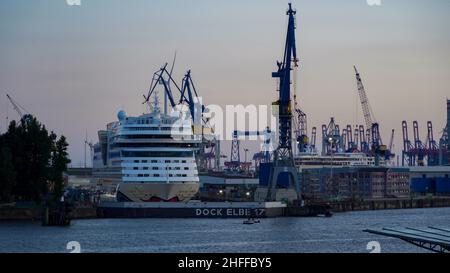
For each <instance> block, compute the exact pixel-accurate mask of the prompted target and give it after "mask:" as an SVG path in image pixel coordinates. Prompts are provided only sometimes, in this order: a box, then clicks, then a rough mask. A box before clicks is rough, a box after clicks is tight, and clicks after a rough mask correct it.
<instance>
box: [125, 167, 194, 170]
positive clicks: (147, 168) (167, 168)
mask: <svg viewBox="0 0 450 273" xmlns="http://www.w3.org/2000/svg"><path fill="white" fill-rule="evenodd" d="M124 169H125V170H131V168H124ZM190 169H192V170H197V167H193V168H189V167H183V168H181V167H163V168H158V167H152V168H149V167H142V168H139V167H133V170H153V171H158V170H176V171H180V170H186V171H188V170H190Z"/></svg>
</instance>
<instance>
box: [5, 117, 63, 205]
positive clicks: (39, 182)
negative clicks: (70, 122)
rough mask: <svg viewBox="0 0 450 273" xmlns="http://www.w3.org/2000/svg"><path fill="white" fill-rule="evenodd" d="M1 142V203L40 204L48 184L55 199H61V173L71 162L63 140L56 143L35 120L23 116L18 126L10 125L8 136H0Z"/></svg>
mask: <svg viewBox="0 0 450 273" xmlns="http://www.w3.org/2000/svg"><path fill="white" fill-rule="evenodd" d="M1 140H2V141H1V143H2V146H1V147H2V149H1V151H2V152H1V153H0V174H1V176H0V180H1V181H2V182H0V183H1V186H0V191H1V192H0V196H2V197H1V198H2V199H1V200H2V201H5V200H10V199H12V197H14V198H15V200H27V201H35V202H37V203H40V201H41V199H42V197H43V196H45V195H46V194H47V193H48V190H49V182H52V184H53V185H54V187H53V188H54V196H55V197H56V198H59V197H60V196H61V194H62V190H63V187H64V179H63V172H64V171H66V168H67V167H66V166H67V164H68V163H69V162H70V160H69V159H68V153H67V147H68V144H67V142H66V140H65V137H64V136H61V137H60V139H59V140H57V136H56V135H55V134H54V133H53V132H52V133H51V134H49V133H48V131H47V129H46V128H45V126H44V125H42V124H41V123H40V122H39V121H37V119H36V118H35V117H33V116H31V115H25V116H24V117H23V118H22V120H21V122H20V123H19V124H16V122H15V121H12V122H11V123H10V125H9V128H8V132H7V133H6V134H4V135H2V136H1ZM6 161H8V162H10V163H7V162H6ZM2 164H3V165H2ZM4 176H5V177H8V179H4V178H3V177H4ZM3 180H4V181H3Z"/></svg>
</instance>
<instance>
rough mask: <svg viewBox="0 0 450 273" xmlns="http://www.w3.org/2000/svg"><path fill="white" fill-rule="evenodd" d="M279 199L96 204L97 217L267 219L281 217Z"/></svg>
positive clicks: (283, 209) (283, 206)
mask: <svg viewBox="0 0 450 273" xmlns="http://www.w3.org/2000/svg"><path fill="white" fill-rule="evenodd" d="M285 210H286V205H285V204H283V203H281V202H186V203H132V202H120V203H119V202H105V203H102V204H100V205H99V206H98V209H97V214H98V217H100V218H249V217H256V218H267V217H281V216H284V213H285Z"/></svg>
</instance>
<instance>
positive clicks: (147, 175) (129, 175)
mask: <svg viewBox="0 0 450 273" xmlns="http://www.w3.org/2000/svg"><path fill="white" fill-rule="evenodd" d="M197 176H198V174H193V175H190V176H189V177H197ZM125 177H167V176H166V175H160V174H137V175H131V174H126V175H125ZM168 177H188V175H187V174H179V173H178V174H169V176H168Z"/></svg>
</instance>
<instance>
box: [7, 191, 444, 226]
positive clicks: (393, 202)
mask: <svg viewBox="0 0 450 273" xmlns="http://www.w3.org/2000/svg"><path fill="white" fill-rule="evenodd" d="M326 205H328V206H330V207H331V211H332V212H333V213H344V212H352V211H379V210H402V209H427V208H450V197H433V198H427V197H418V198H402V199H373V200H363V201H354V202H352V201H341V202H329V203H326ZM290 211H292V207H287V208H286V211H285V213H284V215H283V216H280V217H302V216H296V215H295V214H291V213H290ZM100 214H101V213H100V212H99V208H98V207H96V206H89V207H78V208H73V210H72V212H71V219H72V220H83V219H108V218H107V217H106V218H105V217H103V216H102V215H100ZM181 218H182V217H181ZM41 220H42V208H40V207H33V208H20V207H0V221H41Z"/></svg>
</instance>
